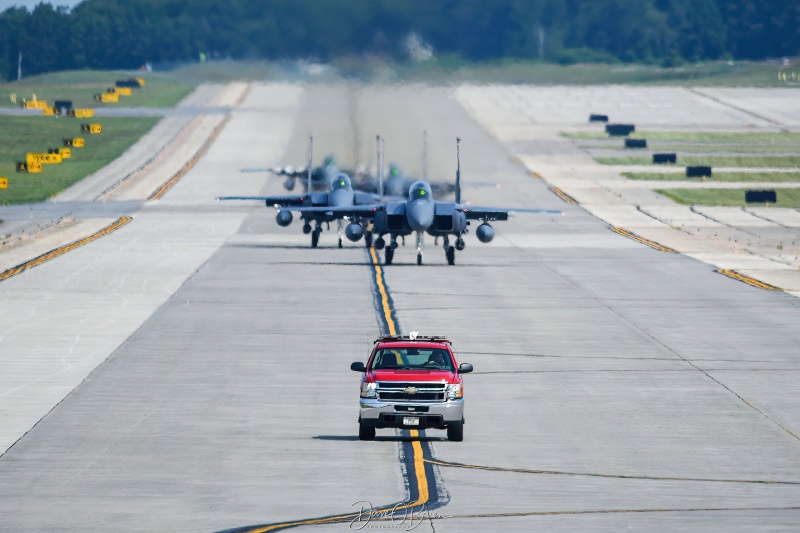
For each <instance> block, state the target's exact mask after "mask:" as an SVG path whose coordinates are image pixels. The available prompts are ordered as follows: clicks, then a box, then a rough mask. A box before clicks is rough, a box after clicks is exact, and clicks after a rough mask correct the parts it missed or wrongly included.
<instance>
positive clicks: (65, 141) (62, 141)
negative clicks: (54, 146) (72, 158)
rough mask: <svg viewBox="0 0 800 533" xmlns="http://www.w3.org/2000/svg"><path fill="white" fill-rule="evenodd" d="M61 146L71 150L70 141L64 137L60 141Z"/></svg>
mask: <svg viewBox="0 0 800 533" xmlns="http://www.w3.org/2000/svg"><path fill="white" fill-rule="evenodd" d="M61 144H63V145H64V146H65V147H66V148H71V147H72V139H67V138H66V137H63V138H62V139H61Z"/></svg>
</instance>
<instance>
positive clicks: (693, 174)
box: [686, 166, 711, 178]
mask: <svg viewBox="0 0 800 533" xmlns="http://www.w3.org/2000/svg"><path fill="white" fill-rule="evenodd" d="M686 177H687V178H710V177H711V167H704V166H700V167H686Z"/></svg>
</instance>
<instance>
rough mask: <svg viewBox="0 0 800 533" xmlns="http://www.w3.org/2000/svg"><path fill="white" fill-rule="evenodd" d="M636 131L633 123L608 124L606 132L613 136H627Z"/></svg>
mask: <svg viewBox="0 0 800 533" xmlns="http://www.w3.org/2000/svg"><path fill="white" fill-rule="evenodd" d="M634 131H636V126H634V125H633V124H606V133H608V134H609V135H611V136H612V137H627V136H628V135H630V134H631V133H633V132H634Z"/></svg>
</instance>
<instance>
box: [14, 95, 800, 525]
mask: <svg viewBox="0 0 800 533" xmlns="http://www.w3.org/2000/svg"><path fill="white" fill-rule="evenodd" d="M665 91H666V90H665ZM675 91H680V90H679V89H675ZM679 96H680V98H684V97H685V95H683V94H682V93H680V94H679ZM748 97H749V94H748ZM742 101H743V102H744V103H746V102H747V99H743V100H742ZM742 105H744V104H742ZM555 111H556V110H554V109H548V110H547V113H548V117H549V116H551V115H552V114H553V113H554V112H555ZM764 113H765V114H766V113H767V111H764ZM725 116H727V115H725ZM231 117H232V118H231V120H230V122H229V123H228V124H227V126H226V127H225V129H224V130H223V131H222V133H221V134H220V136H219V137H218V138H217V140H216V142H215V143H214V144H213V145H212V146H211V149H210V150H209V152H208V153H207V154H206V155H205V157H203V158H202V159H201V160H200V161H199V162H198V163H197V164H196V165H195V166H194V167H193V168H192V169H191V170H190V171H189V172H188V173H187V174H186V175H185V176H184V178H183V179H182V180H181V181H180V182H178V184H177V185H176V186H175V187H174V188H173V189H172V190H170V191H169V192H168V193H167V194H166V195H165V196H164V197H163V198H162V199H161V200H158V201H156V202H149V203H146V204H144V205H141V206H139V205H137V210H136V211H135V212H134V213H133V214H132V216H133V221H132V222H131V223H129V224H127V225H126V226H124V227H123V228H121V229H119V230H117V231H116V232H114V233H113V234H111V235H109V236H106V237H103V238H102V239H100V240H98V241H97V242H95V243H92V244H90V245H87V246H85V247H82V248H80V249H77V250H74V251H72V252H69V253H68V254H65V255H64V256H62V257H59V258H57V259H55V260H53V261H50V262H48V263H46V264H44V265H41V266H38V267H36V268H34V269H31V270H29V271H27V272H25V273H23V274H20V275H18V276H15V277H13V278H10V279H8V280H6V281H3V282H0V306H2V316H3V317H4V318H3V326H2V330H0V350H2V352H3V357H4V358H8V359H9V360H11V359H14V360H17V361H19V360H21V361H23V362H24V364H22V365H18V366H16V367H14V368H17V369H18V370H17V374H16V375H14V376H11V377H8V376H6V381H5V382H4V387H5V388H4V389H3V390H0V413H2V418H1V419H0V434H5V435H7V437H6V438H7V439H9V440H10V443H9V445H10V446H11V447H10V448H9V449H8V450H7V451H6V452H5V453H4V454H3V455H2V456H0V530H2V531H42V530H54V531H91V530H108V529H112V528H113V530H114V531H223V530H237V531H267V530H270V527H271V525H273V524H275V525H277V524H285V525H293V524H297V523H298V522H297V521H299V524H301V525H302V524H306V526H305V527H300V528H299V530H308V531H346V530H348V528H350V529H356V528H359V527H362V526H363V527H364V530H369V529H372V528H376V527H381V528H392V529H399V530H407V529H409V528H410V527H412V526H413V529H414V530H415V531H434V530H435V531H437V532H447V531H459V532H460V531H475V532H483V531H533V530H555V531H574V530H592V531H597V530H600V531H618V530H621V529H626V528H630V529H636V530H643V529H647V530H654V531H674V530H686V529H691V530H699V531H719V530H725V531H751V530H754V529H757V530H761V531H767V530H769V531H773V530H774V531H777V530H794V529H795V528H796V524H797V522H798V520H799V519H800V437H799V436H800V408H799V407H798V405H800V385H799V384H800V380H798V379H797V377H798V375H799V374H798V373H799V372H800V348H799V347H800V327H798V324H800V300H798V299H797V298H795V297H793V296H790V295H789V294H786V293H782V292H773V291H764V290H759V289H756V288H754V287H750V286H748V285H745V284H744V283H741V282H738V281H735V280H733V279H729V278H727V277H724V276H721V275H719V274H717V273H715V272H714V271H713V268H712V267H711V266H709V265H708V264H705V263H702V262H700V261H697V260H695V259H692V258H689V257H686V256H684V255H680V254H674V253H665V252H660V251H657V250H654V249H651V248H649V247H647V246H644V245H642V244H639V243H637V242H635V241H633V240H630V239H628V238H625V237H623V236H620V235H617V234H615V233H612V232H611V231H609V229H608V225H607V224H606V223H604V222H602V221H600V220H598V219H597V218H595V217H593V216H592V215H590V214H588V213H587V212H585V211H584V210H582V209H581V208H580V207H578V206H574V205H569V204H566V203H564V202H563V201H562V200H561V199H560V198H559V197H557V196H556V195H555V194H553V193H552V192H551V191H550V190H549V188H548V186H547V184H546V183H544V182H543V181H542V180H539V179H534V178H531V177H530V176H529V175H528V173H527V172H526V170H525V169H524V168H523V167H522V166H520V165H518V164H515V163H512V162H511V161H510V156H511V155H512V153H511V152H509V149H510V148H509V147H507V146H506V145H504V144H503V142H502V141H498V140H497V139H496V138H495V137H493V136H491V135H490V134H489V133H487V131H486V130H485V129H484V128H483V127H482V126H480V125H479V124H478V122H476V121H475V120H474V119H473V118H472V116H471V115H470V114H469V113H468V112H467V110H465V108H464V107H463V106H462V104H461V103H459V101H458V100H457V99H456V98H455V96H454V90H453V89H451V88H436V89H433V88H427V87H423V86H417V87H402V88H398V87H388V86H386V87H366V88H364V87H360V88H359V87H354V86H349V85H340V86H325V87H322V86H310V87H306V88H299V87H288V86H274V85H254V86H253V87H252V89H251V90H250V92H249V93H248V96H247V98H246V99H245V101H244V102H243V103H242V104H241V105H239V106H238V107H235V108H233V110H232V111H231ZM423 130H427V132H428V142H429V168H428V173H429V177H430V178H431V179H432V180H451V179H453V177H454V170H455V137H456V136H460V137H461V138H462V172H463V179H464V186H465V190H464V197H465V199H466V200H468V201H471V202H472V203H474V204H480V205H489V206H503V205H505V206H519V207H537V208H547V209H563V210H564V211H565V212H566V214H565V216H551V215H517V216H514V217H512V218H511V219H510V220H509V221H508V222H505V223H503V222H498V223H496V224H495V229H496V231H497V237H496V239H495V241H494V242H493V243H491V244H490V245H482V244H480V243H478V241H477V239H475V237H474V236H473V235H469V236H468V238H467V248H466V250H465V251H464V252H461V253H458V254H457V257H456V263H457V264H456V266H455V267H448V266H446V261H445V256H444V251H443V250H442V249H441V247H434V244H433V240H432V239H430V238H428V239H427V242H426V245H427V247H426V249H425V265H423V266H421V267H417V266H416V265H414V260H415V250H414V247H413V246H412V242H411V239H409V240H408V241H409V242H408V245H407V246H406V247H401V248H399V249H398V253H397V255H396V256H395V264H393V265H392V266H389V267H385V268H383V267H381V266H379V265H378V266H376V265H374V264H373V258H372V256H370V255H369V254H368V253H367V251H366V250H365V249H364V247H363V243H359V244H350V243H348V244H347V245H346V246H345V248H344V249H338V248H336V236H335V231H330V232H324V233H323V236H322V239H321V246H320V248H319V249H315V250H311V249H309V248H308V244H309V237H308V236H304V235H302V233H301V231H300V227H299V226H298V225H297V224H296V223H295V224H293V225H292V226H291V227H289V228H279V227H278V226H277V225H276V224H275V222H274V210H272V209H265V208H264V207H263V206H256V205H255V204H252V205H247V204H238V205H221V204H218V203H216V202H214V197H215V196H217V195H221V194H231V195H234V194H236V195H239V194H256V193H258V192H259V191H261V192H264V193H280V192H281V191H282V187H281V183H282V180H281V179H279V178H274V179H273V178H267V177H266V176H267V175H266V174H257V173H242V172H240V169H242V168H248V167H267V166H279V165H287V164H291V165H294V166H301V165H302V164H303V163H304V160H305V151H306V137H307V136H308V134H309V133H311V134H313V135H314V138H315V147H316V154H315V161H317V162H318V161H320V160H321V159H322V157H323V156H324V155H325V153H328V152H330V153H334V154H336V155H337V157H338V160H339V162H340V163H341V164H342V165H343V166H346V165H353V164H364V165H368V164H370V163H372V164H374V161H375V159H374V156H373V155H372V153H373V152H374V137H375V135H376V134H381V135H383V136H384V137H385V139H386V155H387V162H388V161H395V162H398V163H400V164H401V165H402V166H403V168H404V170H406V172H408V173H409V174H412V175H414V174H415V175H421V173H422V156H421V154H422V132H423ZM559 146H560V145H557V144H552V145H549V149H550V150H553V151H557V150H558V149H559ZM571 149H574V148H571ZM567 155H569V154H567ZM332 229H333V228H332ZM378 257H380V258H382V254H379V255H378ZM382 294H385V295H388V296H389V298H390V299H389V300H388V301H390V302H391V305H390V307H391V308H390V309H387V308H386V306H382V305H381V304H380V302H379V300H380V299H379V298H377V297H376V295H377V296H380V295H382ZM387 313H388V314H391V316H392V317H393V319H394V320H396V321H397V323H398V325H399V326H400V327H401V328H402V330H403V331H405V332H408V331H411V330H419V331H420V332H422V333H427V334H446V335H448V336H449V337H450V338H451V339H452V340H453V341H454V343H455V348H456V350H457V351H458V356H459V360H460V362H470V363H472V364H473V365H474V366H475V370H476V371H475V373H474V374H471V375H469V376H466V378H465V382H466V387H465V395H466V401H467V404H466V422H467V423H466V426H465V440H464V442H461V443H452V442H448V441H447V440H446V439H445V438H444V432H442V431H436V430H429V431H427V432H425V434H424V435H420V436H414V435H409V434H408V433H399V432H394V431H392V430H379V432H378V439H377V440H376V441H374V442H360V441H358V439H357V406H358V379H359V376H358V375H357V374H356V373H354V372H351V371H350V370H349V364H350V363H351V362H352V361H357V360H362V361H363V360H365V357H366V354H367V352H368V349H369V348H370V346H371V341H372V340H373V339H374V338H375V337H376V336H377V335H378V333H379V332H380V331H381V326H382V324H385V320H386V316H387ZM9 354H10V355H9ZM70 391H71V392H70ZM62 399H63V400H62ZM48 402H49V403H48ZM51 408H52V410H50V409H51ZM48 410H49V412H48ZM26 413H27V415H26ZM45 413H46V414H45ZM32 417H33V418H34V421H33V424H35V426H33V427H32V428H31V425H32V423H31V422H30V421H31V419H32ZM39 418H41V420H39ZM36 420H39V421H38V423H37V422H36ZM26 424H27V426H26ZM23 434H24V436H23ZM20 437H21V438H20ZM17 439H19V440H17ZM11 444H13V445H11ZM364 502H369V504H371V505H372V506H373V507H375V508H378V507H382V506H387V505H388V506H392V505H395V504H399V505H400V506H403V505H416V510H417V512H418V514H417V518H416V519H415V521H414V522H413V523H411V522H408V521H407V522H402V520H396V523H393V522H392V521H390V520H389V521H387V520H383V521H378V520H375V521H371V522H370V523H365V522H363V521H362V522H356V523H354V524H352V525H351V522H352V521H353V518H352V516H350V517H347V515H348V514H349V513H353V512H357V511H358V510H359V508H361V507H363V506H365V505H366V504H365V503H364ZM403 502H405V503H403ZM426 505H427V507H428V510H429V511H430V513H429V514H428V515H427V516H426V515H424V514H422V511H423V510H424V508H425V506H426ZM325 517H341V518H340V519H338V521H336V520H337V519H335V518H327V519H326V518H325ZM334 522H335V523H334Z"/></svg>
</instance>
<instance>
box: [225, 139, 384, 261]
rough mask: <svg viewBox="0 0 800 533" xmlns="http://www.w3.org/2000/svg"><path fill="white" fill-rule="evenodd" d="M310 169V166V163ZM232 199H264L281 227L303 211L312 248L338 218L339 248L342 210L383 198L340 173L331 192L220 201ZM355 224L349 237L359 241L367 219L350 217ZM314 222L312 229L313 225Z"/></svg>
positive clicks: (351, 227)
mask: <svg viewBox="0 0 800 533" xmlns="http://www.w3.org/2000/svg"><path fill="white" fill-rule="evenodd" d="M312 146H313V141H312V140H311V139H310V140H309V145H308V159H309V161H311V157H312ZM309 168H310V165H309ZM306 179H307V180H308V185H307V186H308V189H309V190H312V189H311V187H312V183H311V182H312V177H311V173H310V172H307V174H306ZM228 200H255V201H259V202H264V205H266V206H267V207H270V206H272V207H275V208H276V209H277V210H278V214H277V215H276V216H275V222H277V224H278V225H279V226H281V227H287V226H289V225H290V224H291V223H292V220H293V218H294V217H293V215H292V211H301V215H300V216H301V219H302V220H303V233H305V234H306V235H308V234H309V233H310V234H311V247H312V248H316V247H317V245H318V244H319V236H320V234H321V233H322V227H323V225H327V226H328V228H330V223H331V222H334V221H336V222H337V224H338V229H339V248H341V247H342V236H343V235H344V234H345V232H344V231H343V229H342V226H343V224H342V220H343V218H344V216H343V215H341V214H339V212H338V210H340V209H345V208H348V207H353V206H360V205H377V204H379V203H380V197H379V196H377V195H375V194H370V193H365V192H360V191H354V190H353V186H352V183H351V180H350V177H349V176H348V175H347V174H345V173H339V174H337V175H335V176H334V177H333V180H332V181H331V182H330V189H329V190H328V191H327V192H313V191H312V192H309V193H306V194H292V195H283V196H219V197H217V201H228ZM304 208H321V210H317V211H303V209H304ZM349 218H351V219H352V220H353V221H354V222H355V223H351V224H350V225H349V226H348V230H347V232H346V235H347V238H348V239H349V240H351V241H353V242H357V241H359V240H360V239H361V237H362V236H364V231H363V228H364V225H365V221H364V220H362V218H360V217H356V216H354V217H349ZM312 223H313V224H314V227H313V229H312V227H311V225H312ZM364 238H365V241H366V244H367V246H370V245H371V244H372V234H371V233H370V234H368V235H366V236H364Z"/></svg>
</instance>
